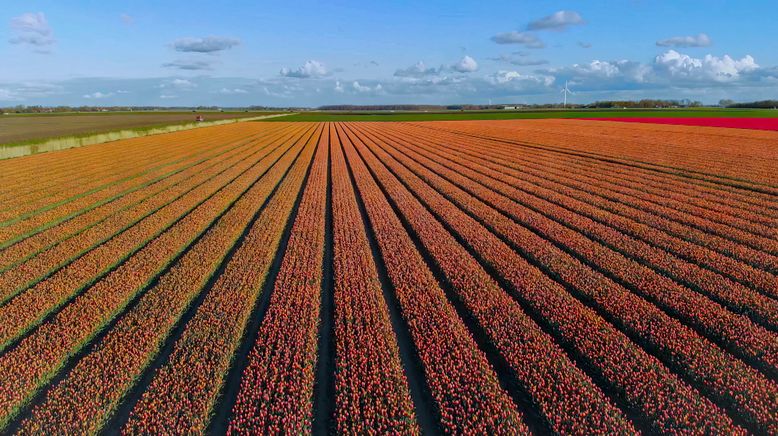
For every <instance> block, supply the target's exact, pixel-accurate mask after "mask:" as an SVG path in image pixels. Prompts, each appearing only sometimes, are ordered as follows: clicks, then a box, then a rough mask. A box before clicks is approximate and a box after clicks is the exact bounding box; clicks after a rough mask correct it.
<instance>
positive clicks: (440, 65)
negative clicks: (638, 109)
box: [0, 0, 778, 106]
mask: <svg viewBox="0 0 778 436" xmlns="http://www.w3.org/2000/svg"><path fill="white" fill-rule="evenodd" d="M81 1H85V0H81ZM176 3H180V4H174V5H170V4H165V5H157V4H156V3H150V2H143V1H141V2H138V3H137V4H135V5H133V6H132V10H124V9H114V8H115V6H113V5H110V4H105V5H101V6H99V7H94V8H92V9H89V10H90V12H89V13H88V14H83V13H80V14H77V12H76V11H75V8H74V7H72V5H71V7H69V8H68V7H66V6H64V5H60V4H59V3H55V2H53V1H30V2H26V3H24V4H20V5H14V7H12V8H11V7H9V8H5V9H4V11H2V12H0V22H2V20H5V21H6V23H7V25H6V27H5V29H4V30H0V32H6V33H0V37H2V36H5V40H6V41H7V43H6V44H4V45H0V57H1V58H2V59H7V60H8V62H5V63H4V64H5V65H4V67H3V68H2V69H0V106H8V105H16V104H25V105H33V104H42V105H55V104H67V105H79V104H87V105H89V104H100V105H166V106H167V105H170V106H176V105H181V106H190V105H222V106H244V105H266V106H318V105H323V104H341V103H353V104H383V103H441V104H446V103H481V102H486V101H489V100H492V101H494V102H506V103H537V102H554V101H556V100H558V98H559V97H558V94H559V87H560V86H561V85H560V83H564V82H565V81H568V82H569V84H570V87H572V88H574V89H575V91H576V96H575V98H576V99H579V100H581V102H590V101H594V100H603V99H639V98H678V99H680V98H691V99H696V100H702V101H704V102H707V103H712V102H716V101H718V99H721V98H728V99H734V100H756V99H764V98H776V97H778V95H776V94H778V93H777V92H776V90H777V89H778V55H776V54H775V53H774V51H771V50H770V49H769V47H768V46H769V44H764V41H766V40H769V39H770V37H771V35H770V34H772V37H775V36H778V35H776V34H777V33H778V31H776V30H773V29H772V27H774V26H771V27H768V26H765V27H760V26H759V24H760V22H761V21H760V20H765V21H764V23H768V22H769V20H768V19H767V18H765V17H764V15H765V14H764V12H765V11H767V10H770V9H769V7H770V2H769V1H761V0H754V2H753V3H750V6H751V7H750V8H749V10H745V8H743V7H742V4H739V3H737V2H734V1H729V0H722V4H721V5H720V7H719V8H704V7H703V6H704V2H703V1H699V2H684V4H683V5H674V6H673V7H669V6H666V5H665V6H662V7H659V6H652V5H650V4H636V3H634V2H633V3H630V4H627V3H629V2H617V1H614V2H612V3H611V4H609V5H605V6H603V5H600V7H595V6H593V5H584V4H579V3H574V2H571V1H560V2H558V3H559V8H558V9H554V8H548V7H547V5H538V4H536V2H528V1H527V2H519V3H520V4H519V5H515V4H513V3H515V2H510V3H508V2H505V3H504V4H502V2H497V3H496V4H495V7H494V8H491V9H490V10H485V9H486V8H483V7H480V8H479V5H478V4H477V3H475V2H453V3H452V2H447V3H440V4H438V2H437V1H431V2H429V3H430V4H425V5H424V6H416V7H414V8H410V7H409V6H398V5H395V4H382V3H380V2H379V3H375V4H371V5H363V4H361V3H357V2H351V1H345V2H342V3H338V4H337V5H336V6H334V7H328V8H323V7H322V6H320V5H319V6H317V4H314V3H312V4H310V5H298V6H295V5H284V6H274V7H273V8H269V7H263V8H259V7H257V6H254V5H253V4H252V3H248V2H246V3H245V4H235V5H232V6H230V7H227V6H223V5H222V6H214V5H213V4H212V3H205V2H202V4H201V2H200V0H194V1H189V2H186V3H184V2H176ZM237 3H243V2H242V1H238V2H237ZM693 3H696V5H692V4H693ZM187 5H188V6H187ZM205 5H207V10H206V9H205ZM606 6H607V7H606ZM760 7H764V10H762V12H761V13H760V11H759V10H760ZM687 8H691V9H693V10H694V11H696V12H695V13H696V15H693V16H692V15H689V14H688V12H689V10H687ZM268 9H273V10H268ZM411 9H412V10H411ZM204 11H205V12H204ZM238 11H240V12H238ZM768 15H769V14H768ZM171 16H176V17H177V20H176V26H171V25H170V20H169V17H171ZM690 17H691V18H690ZM744 17H745V18H749V20H748V21H745V20H738V18H744ZM737 23H748V25H746V24H743V26H744V27H742V28H738V25H737ZM724 24H726V26H725V25H724ZM90 26H91V27H90ZM85 29H88V30H87V31H85ZM55 34H56V38H55ZM760 41H761V42H762V43H761V44H759V43H758V42H760ZM755 42H757V43H755Z"/></svg>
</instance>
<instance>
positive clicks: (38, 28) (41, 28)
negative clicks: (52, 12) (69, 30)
mask: <svg viewBox="0 0 778 436" xmlns="http://www.w3.org/2000/svg"><path fill="white" fill-rule="evenodd" d="M11 33H12V35H13V37H12V38H11V39H10V40H9V42H10V43H11V44H23V45H32V46H35V47H38V48H37V49H36V51H38V52H42V53H45V52H47V49H46V47H47V46H50V45H52V44H54V42H55V39H54V37H53V32H52V30H51V27H50V26H49V22H48V21H47V20H46V15H45V14H43V12H35V13H33V12H28V13H25V14H22V15H19V16H18V17H14V18H12V19H11Z"/></svg>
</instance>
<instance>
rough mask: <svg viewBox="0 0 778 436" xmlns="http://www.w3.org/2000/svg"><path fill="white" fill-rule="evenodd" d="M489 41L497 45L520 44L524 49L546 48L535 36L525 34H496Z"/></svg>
mask: <svg viewBox="0 0 778 436" xmlns="http://www.w3.org/2000/svg"><path fill="white" fill-rule="evenodd" d="M491 39H492V41H494V42H496V43H497V44H520V45H523V46H524V47H526V48H543V47H545V46H546V44H544V43H543V41H541V40H540V39H538V37H537V36H535V35H533V34H531V33H527V32H516V31H512V32H504V33H498V34H497V35H494V36H493V37H492V38H491Z"/></svg>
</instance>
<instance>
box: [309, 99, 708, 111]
mask: <svg viewBox="0 0 778 436" xmlns="http://www.w3.org/2000/svg"><path fill="white" fill-rule="evenodd" d="M701 106H703V104H702V103H701V102H699V101H691V100H651V99H644V100H640V101H630V100H607V101H596V102H594V103H590V104H568V105H567V106H565V107H567V108H573V109H585V108H596V109H608V108H614V109H615V108H619V109H620V108H642V109H654V108H673V107H701ZM506 108H509V109H514V108H515V109H560V108H562V104H560V103H545V104H519V103H503V104H481V105H478V104H454V105H416V104H382V105H349V104H340V105H328V106H320V107H319V108H318V110H321V111H341V112H356V111H435V112H438V111H472V110H504V109H506Z"/></svg>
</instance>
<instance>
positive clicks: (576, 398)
mask: <svg viewBox="0 0 778 436" xmlns="http://www.w3.org/2000/svg"><path fill="white" fill-rule="evenodd" d="M352 135H354V137H355V142H356V143H357V144H358V149H359V150H360V152H361V153H362V155H363V156H364V158H365V160H366V161H367V163H368V164H369V166H370V167H371V169H372V170H373V171H374V173H375V174H376V176H377V178H378V180H379V181H380V183H381V185H383V186H384V188H385V189H386V190H387V192H388V193H389V196H390V197H391V198H392V199H393V200H394V202H395V203H396V204H397V205H398V208H399V209H400V210H401V211H402V213H403V215H404V216H405V217H406V219H407V220H408V221H409V223H410V225H411V227H412V228H413V229H414V231H415V232H416V233H417V234H418V235H419V239H420V240H421V243H422V244H423V245H424V247H425V249H426V250H427V251H428V252H429V254H430V256H431V257H432V259H433V260H434V262H435V263H436V265H437V266H438V267H439V268H440V269H441V271H442V273H443V274H444V275H445V277H446V279H447V280H448V282H449V283H451V285H452V288H453V291H454V293H455V294H456V298H457V299H459V300H460V301H462V302H463V304H464V306H465V307H466V308H467V310H468V312H469V313H470V315H471V316H472V317H473V319H474V320H475V322H477V323H478V325H479V326H480V328H482V329H483V330H484V331H485V332H486V336H487V337H488V340H489V341H490V342H491V343H492V344H493V345H494V346H495V347H496V349H497V351H498V352H499V353H500V354H501V355H502V356H503V357H504V358H505V359H506V360H507V363H508V365H509V366H510V369H511V372H512V374H513V375H512V376H513V377H515V382H516V383H517V384H519V385H520V386H522V388H523V390H524V391H526V392H527V394H528V395H529V396H530V401H531V402H532V403H533V404H534V405H535V407H537V408H538V409H539V411H540V414H541V415H542V416H543V418H544V420H545V421H546V422H547V425H548V426H549V427H550V429H551V430H552V431H554V432H558V433H562V434H586V433H597V432H610V433H634V432H635V431H636V430H635V428H634V427H633V426H632V424H631V423H630V422H629V421H628V420H627V419H626V418H625V417H624V415H623V414H622V413H621V411H619V409H618V408H616V407H615V405H614V404H613V403H612V401H611V400H610V399H608V397H607V396H606V395H605V394H604V393H603V392H602V391H601V390H600V389H599V388H598V387H597V386H596V385H595V384H594V383H593V382H592V380H591V379H590V378H589V377H588V376H587V375H586V374H584V373H583V372H582V371H581V370H580V369H578V368H576V367H575V365H574V364H573V363H572V362H571V360H570V359H569V358H568V357H567V356H566V355H565V353H564V351H563V350H562V349H561V348H560V347H559V346H558V345H557V344H555V343H554V340H553V338H551V337H550V336H549V335H547V334H546V333H544V332H543V331H542V330H541V329H540V328H539V327H538V326H537V325H536V324H535V323H534V322H533V321H532V320H531V319H530V318H529V316H527V315H526V314H525V313H524V312H523V311H522V309H521V308H520V306H519V305H518V304H517V303H516V302H515V301H514V300H513V299H511V297H510V296H508V295H507V294H506V293H505V292H503V290H502V289H500V287H499V285H498V284H497V283H496V282H494V280H492V279H491V278H490V277H489V275H488V273H487V272H486V271H484V269H483V268H481V266H480V265H478V262H477V261H476V260H475V259H473V258H472V257H471V256H470V255H469V254H468V253H467V251H466V250H465V249H464V248H463V247H462V246H460V245H459V244H458V243H457V242H456V240H455V239H454V238H453V237H452V236H451V235H450V234H449V233H448V232H447V231H446V230H445V229H444V228H443V227H442V226H441V225H440V224H438V223H437V222H436V221H435V218H434V217H433V216H432V215H431V214H430V213H429V212H428V211H427V210H426V209H425V208H424V206H423V205H422V204H421V203H419V202H418V201H417V200H416V199H414V198H413V196H412V195H411V193H410V192H409V191H408V190H407V189H406V188H405V187H404V186H403V184H401V183H400V181H398V180H397V178H396V177H399V178H400V179H401V180H402V183H404V184H405V185H408V186H409V187H410V188H411V189H413V191H414V192H416V193H417V195H419V196H420V197H422V200H423V201H425V202H428V204H430V205H432V207H433V208H434V209H436V213H439V214H441V215H444V216H445V217H446V219H447V221H448V220H450V221H456V222H459V223H464V221H462V218H463V217H466V216H465V215H464V213H463V212H462V211H461V210H460V209H458V208H457V207H455V206H453V205H451V204H450V203H448V202H447V201H446V200H445V199H444V198H443V197H442V196H440V195H439V194H437V193H436V192H435V191H434V190H431V189H429V188H427V187H425V186H424V183H423V182H422V181H421V180H419V179H418V178H417V177H416V176H415V175H413V174H412V173H410V172H409V171H408V170H407V169H405V168H403V167H401V166H399V165H397V164H396V162H395V161H394V160H393V159H392V158H390V157H388V156H387V155H386V154H385V152H383V151H382V150H380V149H379V148H377V147H376V146H375V143H374V142H373V141H374V138H372V137H371V136H370V135H367V134H366V133H365V132H364V131H363V130H361V129H356V131H352ZM365 144H367V145H365ZM367 147H369V148H370V150H368V148H367ZM373 153H375V155H374V154H373ZM376 155H377V156H378V158H377V157H376ZM379 159H380V160H379ZM384 165H386V167H385V166H384ZM387 167H389V168H391V170H392V171H394V172H395V173H396V174H398V175H397V176H396V177H395V176H393V175H392V173H390V172H389V171H388V170H387ZM450 221H449V222H450ZM466 231H468V232H480V231H484V229H482V228H481V229H479V228H478V226H476V225H473V226H467V229H466Z"/></svg>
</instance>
